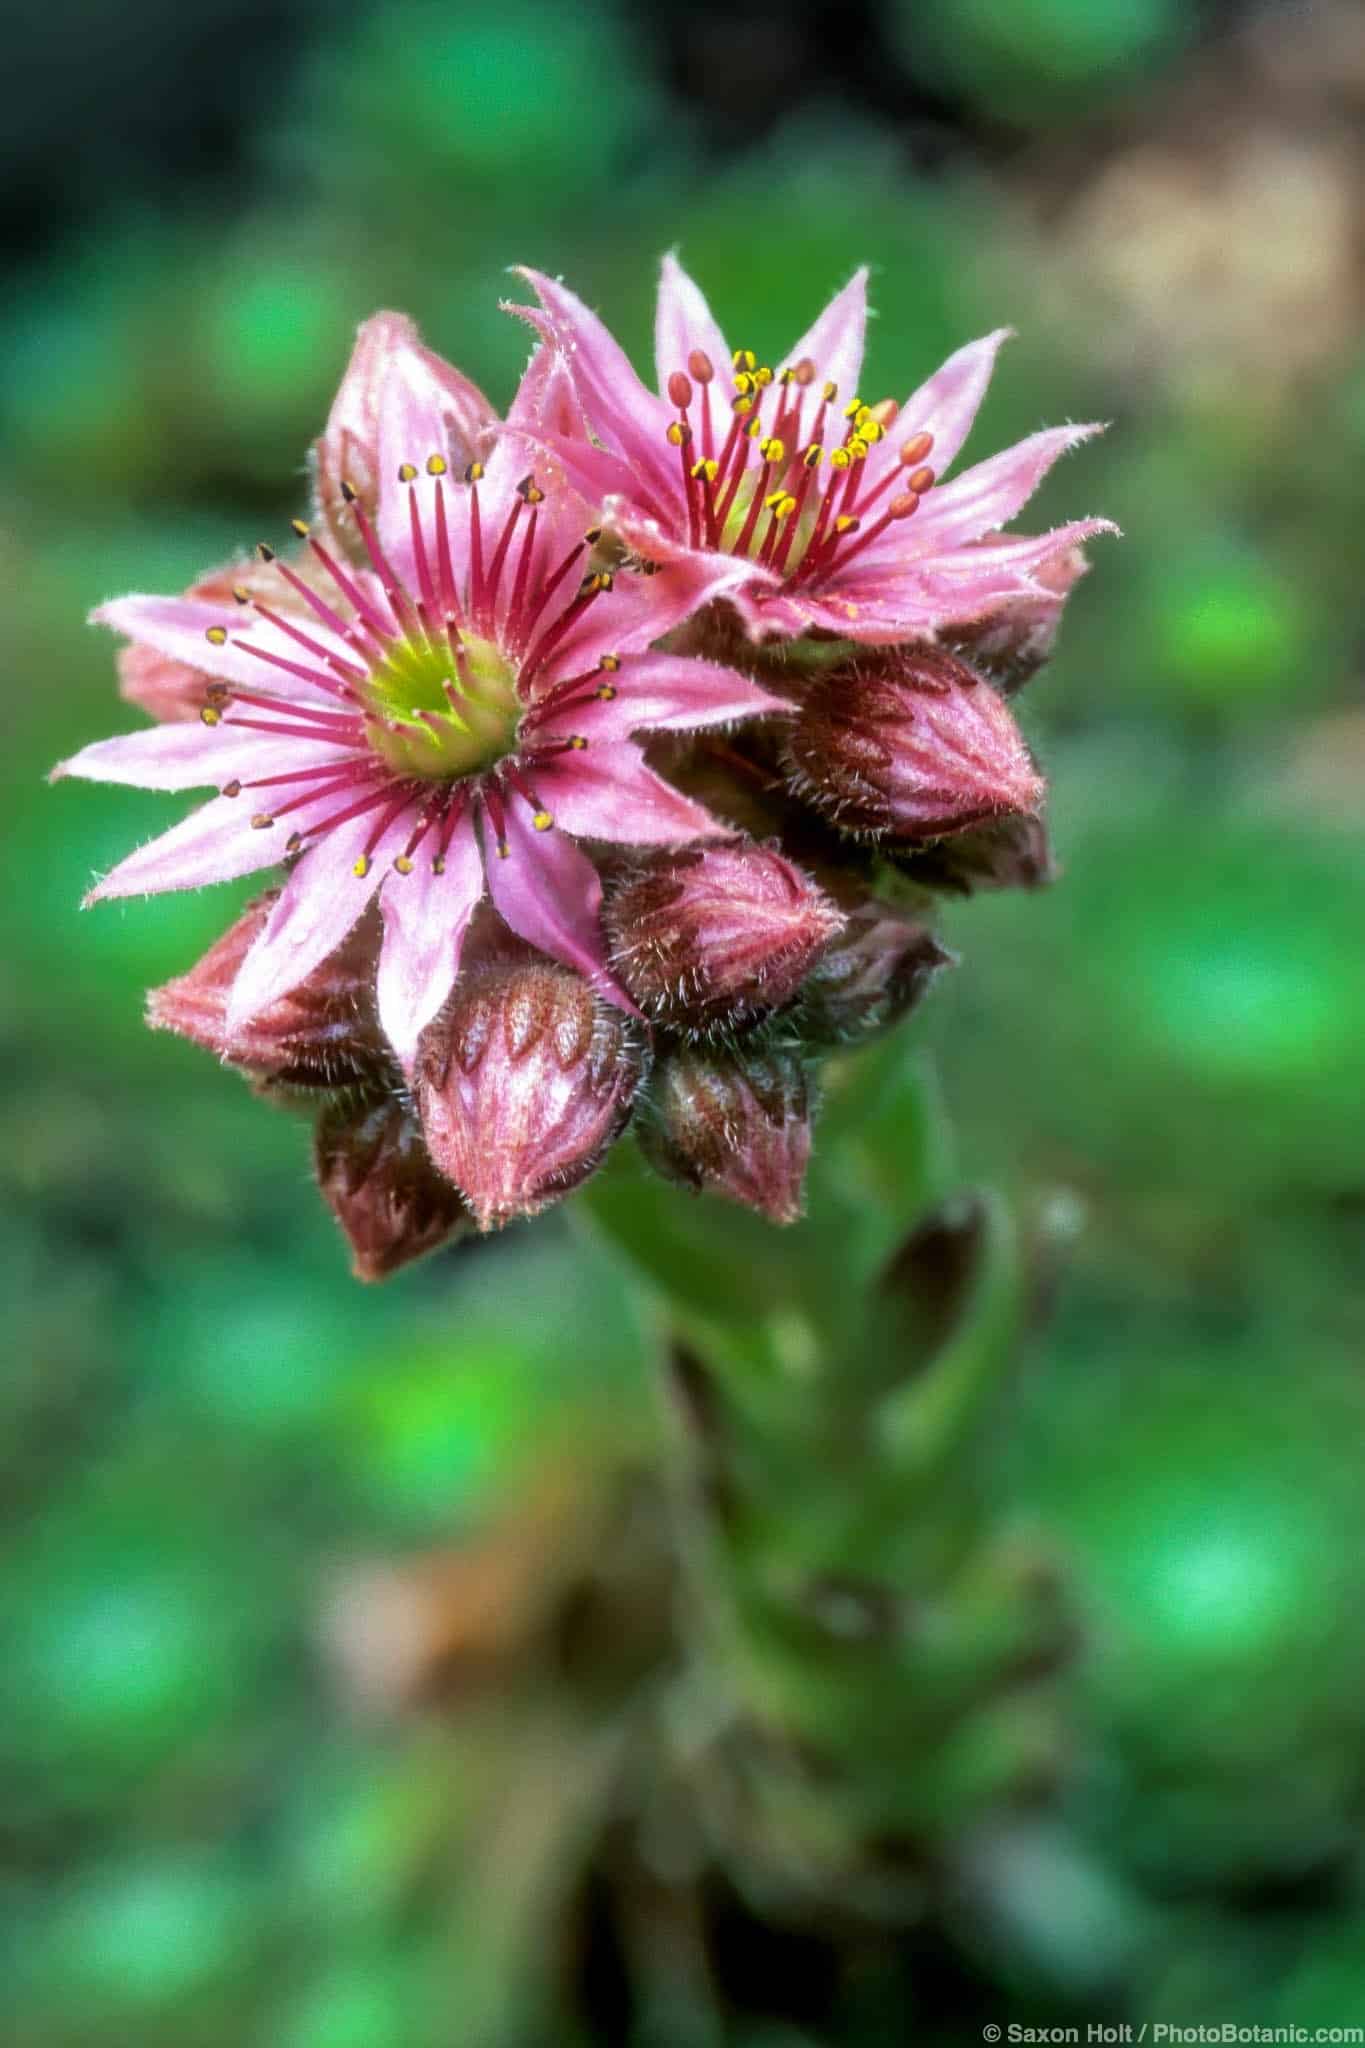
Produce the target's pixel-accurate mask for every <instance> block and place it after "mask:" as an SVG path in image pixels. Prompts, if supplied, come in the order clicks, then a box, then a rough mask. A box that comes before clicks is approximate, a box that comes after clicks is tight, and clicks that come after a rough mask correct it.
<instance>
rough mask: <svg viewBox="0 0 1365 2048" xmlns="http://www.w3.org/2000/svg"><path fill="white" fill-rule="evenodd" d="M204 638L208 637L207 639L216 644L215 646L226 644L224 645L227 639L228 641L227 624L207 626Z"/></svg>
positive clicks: (213, 644)
mask: <svg viewBox="0 0 1365 2048" xmlns="http://www.w3.org/2000/svg"><path fill="white" fill-rule="evenodd" d="M204 638H205V639H206V640H207V641H208V642H209V643H210V644H211V645H212V646H214V647H222V646H224V645H225V644H226V641H227V627H226V626H207V627H206V628H205V629H204Z"/></svg>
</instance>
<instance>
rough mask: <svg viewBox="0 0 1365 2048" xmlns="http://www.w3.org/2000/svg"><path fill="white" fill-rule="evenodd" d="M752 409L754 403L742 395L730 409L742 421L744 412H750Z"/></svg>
mask: <svg viewBox="0 0 1365 2048" xmlns="http://www.w3.org/2000/svg"><path fill="white" fill-rule="evenodd" d="M753 409H754V402H753V400H752V398H745V397H744V396H743V395H741V396H740V397H739V398H737V399H736V400H735V402H734V405H733V407H732V408H731V410H732V411H734V412H737V413H738V414H739V416H740V418H741V419H743V417H744V415H745V413H746V412H752V411H753Z"/></svg>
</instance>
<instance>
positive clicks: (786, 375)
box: [777, 363, 796, 384]
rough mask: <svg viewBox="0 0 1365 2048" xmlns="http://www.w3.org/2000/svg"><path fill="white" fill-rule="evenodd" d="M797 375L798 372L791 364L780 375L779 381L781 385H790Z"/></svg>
mask: <svg viewBox="0 0 1365 2048" xmlns="http://www.w3.org/2000/svg"><path fill="white" fill-rule="evenodd" d="M795 375H796V372H795V370H794V369H793V368H792V367H791V364H790V363H789V364H788V365H787V367H786V369H785V370H783V371H781V372H780V373H779V375H778V379H777V381H778V383H779V384H790V383H791V381H792V378H793V377H794V376H795Z"/></svg>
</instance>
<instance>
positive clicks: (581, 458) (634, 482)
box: [530, 429, 687, 532]
mask: <svg viewBox="0 0 1365 2048" xmlns="http://www.w3.org/2000/svg"><path fill="white" fill-rule="evenodd" d="M530 438H531V439H532V441H533V442H534V444H535V446H536V447H537V448H540V449H544V450H545V452H546V453H547V454H549V455H551V456H553V457H554V459H555V461H556V462H558V464H559V465H560V468H561V469H562V471H563V473H564V476H565V479H566V480H567V482H568V483H569V484H570V485H571V486H572V487H573V489H574V490H576V491H577V492H578V493H579V494H580V496H582V497H584V498H586V500H587V502H588V503H589V505H592V506H595V507H601V506H604V505H605V504H606V502H607V500H608V499H609V498H613V497H614V498H618V499H619V500H620V501H621V503H623V504H625V505H631V506H639V507H640V508H641V509H642V510H643V511H645V512H648V513H650V514H652V515H653V517H654V518H656V519H658V520H661V521H662V522H663V525H664V527H665V529H666V530H667V531H669V532H673V531H675V530H676V529H677V527H678V526H679V524H681V525H682V526H683V527H684V528H685V526H686V523H687V506H686V504H685V502H684V500H683V494H682V475H681V471H680V470H679V468H678V467H677V465H676V464H675V465H673V466H672V467H671V468H670V470H669V474H668V477H667V479H666V480H664V481H662V482H661V481H659V480H658V479H656V478H651V479H649V480H646V479H645V478H644V477H643V476H641V474H640V473H639V471H638V470H636V469H634V468H632V466H631V464H630V463H629V462H628V461H627V460H626V458H625V457H624V456H621V455H613V454H612V452H611V450H610V449H609V448H599V447H598V446H597V445H596V443H595V442H592V441H579V440H575V439H574V438H572V437H571V436H569V435H567V434H560V433H551V432H548V431H546V430H544V429H541V430H539V431H538V432H537V433H535V434H534V435H532V436H531V437H530Z"/></svg>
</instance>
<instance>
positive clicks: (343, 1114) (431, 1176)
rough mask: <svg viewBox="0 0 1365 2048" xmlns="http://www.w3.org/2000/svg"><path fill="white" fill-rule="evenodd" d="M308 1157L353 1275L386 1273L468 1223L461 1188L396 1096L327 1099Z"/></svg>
mask: <svg viewBox="0 0 1365 2048" xmlns="http://www.w3.org/2000/svg"><path fill="white" fill-rule="evenodd" d="M313 1161H314V1166H315V1168H316V1171H317V1177H318V1187H319V1188H320V1189H321V1191H322V1197H323V1200H324V1201H325V1202H326V1204H327V1206H328V1208H329V1209H330V1210H331V1212H332V1214H333V1215H334V1216H335V1217H336V1220H337V1222H338V1223H339V1224H340V1225H341V1228H342V1230H343V1232H344V1233H345V1236H346V1242H347V1243H348V1244H349V1245H350V1247H351V1271H352V1272H353V1273H354V1274H355V1276H356V1279H357V1280H387V1279H388V1277H389V1275H390V1273H396V1272H397V1271H398V1269H399V1267H400V1266H407V1265H411V1263H412V1261H413V1260H414V1259H420V1258H423V1257H424V1256H425V1255H426V1253H427V1252H434V1251H435V1250H437V1248H438V1247H439V1246H441V1245H443V1244H450V1243H452V1242H453V1241H454V1240H455V1239H456V1238H459V1237H463V1236H465V1235H467V1234H468V1233H469V1232H470V1231H472V1230H473V1228H474V1223H473V1219H472V1217H471V1216H470V1214H469V1210H468V1208H467V1207H466V1205H465V1202H464V1199H463V1197H462V1196H461V1194H460V1191H459V1189H458V1188H454V1187H452V1186H451V1184H450V1182H449V1181H448V1180H445V1179H443V1177H442V1176H441V1175H440V1174H439V1173H438V1172H437V1171H436V1168H435V1167H434V1166H433V1165H432V1163H431V1158H430V1156H429V1154H428V1152H427V1148H426V1146H425V1144H424V1143H423V1141H422V1131H421V1126H420V1125H419V1123H418V1121H417V1116H416V1113H415V1111H414V1110H413V1108H412V1105H411V1104H410V1103H409V1102H406V1101H405V1100H403V1099H402V1098H401V1097H399V1096H397V1095H388V1094H377V1093H376V1094H366V1095H361V1096H359V1097H358V1098H357V1097H354V1096H350V1095H343V1096H340V1097H338V1098H337V1100H336V1101H334V1102H331V1103H329V1104H328V1106H327V1108H326V1109H325V1110H324V1111H323V1113H322V1115H321V1117H320V1118H319V1119H318V1127H317V1135H316V1138H315V1140H314V1146H313Z"/></svg>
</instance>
